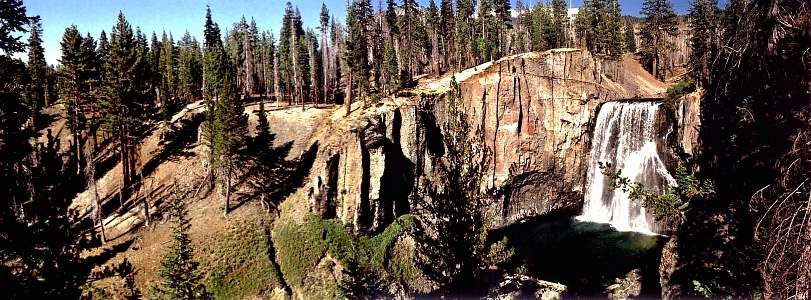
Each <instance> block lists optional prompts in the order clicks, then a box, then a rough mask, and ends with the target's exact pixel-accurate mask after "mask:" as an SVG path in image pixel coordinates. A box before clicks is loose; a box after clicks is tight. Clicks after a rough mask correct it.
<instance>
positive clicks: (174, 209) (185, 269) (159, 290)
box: [151, 183, 211, 300]
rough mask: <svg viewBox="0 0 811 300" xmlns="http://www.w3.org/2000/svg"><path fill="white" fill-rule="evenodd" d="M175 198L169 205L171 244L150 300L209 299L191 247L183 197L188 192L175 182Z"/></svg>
mask: <svg viewBox="0 0 811 300" xmlns="http://www.w3.org/2000/svg"><path fill="white" fill-rule="evenodd" d="M174 192H175V193H173V195H175V196H174V199H173V200H172V202H170V204H169V205H170V206H169V219H170V220H171V235H170V238H171V243H170V245H169V252H168V253H166V255H164V257H163V260H162V261H161V267H160V271H159V273H158V275H159V276H160V277H161V282H160V284H159V285H158V286H155V287H153V289H152V295H151V296H152V297H151V298H153V299H187V300H193V299H198V300H199V299H209V298H211V296H210V294H209V293H208V292H207V291H206V286H205V285H204V284H203V283H202V281H203V276H202V274H200V271H199V269H198V267H199V265H200V263H198V262H197V261H195V259H194V247H193V246H192V240H191V237H190V236H189V230H190V228H191V222H190V221H189V219H188V212H187V210H186V206H185V203H184V199H185V198H186V197H187V196H188V195H189V194H190V192H188V191H184V190H180V188H178V185H177V183H175V191H174Z"/></svg>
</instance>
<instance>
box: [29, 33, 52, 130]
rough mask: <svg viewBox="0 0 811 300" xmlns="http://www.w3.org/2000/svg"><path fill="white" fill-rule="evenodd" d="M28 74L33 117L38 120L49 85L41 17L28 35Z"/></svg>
mask: <svg viewBox="0 0 811 300" xmlns="http://www.w3.org/2000/svg"><path fill="white" fill-rule="evenodd" d="M28 48H29V50H28V74H29V76H30V77H31V83H30V84H29V96H28V97H29V101H30V104H29V106H30V107H31V113H32V115H33V119H34V120H35V121H36V119H37V118H38V115H39V111H40V109H42V108H43V107H44V106H45V100H46V98H45V91H46V87H47V82H46V79H47V78H46V69H47V67H48V65H47V64H46V63H45V49H44V48H43V47H42V25H41V24H40V21H39V19H34V20H32V21H31V34H30V35H29V37H28Z"/></svg>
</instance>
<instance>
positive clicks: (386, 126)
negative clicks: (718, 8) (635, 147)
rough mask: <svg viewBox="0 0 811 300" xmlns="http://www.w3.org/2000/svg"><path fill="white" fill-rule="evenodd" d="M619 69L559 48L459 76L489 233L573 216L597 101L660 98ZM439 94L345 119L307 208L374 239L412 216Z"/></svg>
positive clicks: (438, 114)
mask: <svg viewBox="0 0 811 300" xmlns="http://www.w3.org/2000/svg"><path fill="white" fill-rule="evenodd" d="M623 67H624V66H623V62H621V61H607V60H604V59H600V58H595V57H593V56H591V54H589V53H588V52H586V51H580V50H576V49H567V50H561V51H555V50H553V51H548V52H544V53H526V54H522V55H517V56H512V57H507V58H504V59H501V60H499V61H496V62H494V63H492V64H488V65H486V66H485V67H482V68H481V69H476V70H475V72H467V71H466V72H467V73H468V74H466V76H464V77H462V76H460V82H459V83H460V88H461V94H462V99H463V103H464V106H465V107H464V109H465V112H466V114H467V116H468V118H469V120H468V121H469V122H470V123H471V125H472V128H477V129H478V130H479V132H480V133H481V134H482V135H481V136H479V135H476V134H475V133H474V132H471V133H470V135H471V139H480V138H482V137H483V139H484V141H483V143H484V144H485V145H486V146H487V147H489V149H490V153H491V159H490V164H489V165H488V166H487V171H486V174H485V175H486V176H485V180H484V182H482V183H481V187H482V190H491V191H495V193H494V195H495V197H497V198H498V201H496V202H495V204H494V207H492V211H493V212H494V213H493V216H494V217H495V219H494V221H495V223H496V224H495V225H496V226H499V225H506V224H510V223H512V222H514V221H516V220H519V219H522V218H526V217H531V216H538V215H544V214H548V213H552V212H569V213H578V212H579V211H580V210H581V208H582V205H583V186H584V183H585V173H586V170H585V168H586V164H585V159H586V156H587V155H588V148H589V146H590V132H591V130H592V128H591V127H592V126H593V125H592V124H593V122H594V119H595V116H596V110H597V107H598V106H599V104H600V103H603V102H605V101H608V100H614V99H624V98H630V97H634V96H638V95H639V94H640V93H651V94H653V93H656V92H660V91H658V90H655V89H651V88H650V87H651V86H652V85H651V84H649V83H646V82H644V80H641V79H639V78H632V77H629V76H626V75H625V72H623ZM469 71H470V70H469ZM446 90H447V89H446ZM444 91H445V90H442V89H440V90H437V91H434V92H433V93H432V94H431V93H424V94H421V95H417V96H415V97H414V99H412V101H411V104H407V105H400V106H395V107H388V108H385V109H381V110H380V111H378V113H377V114H373V115H369V116H366V117H364V118H363V119H360V120H358V121H357V122H355V123H354V124H353V125H352V128H351V129H350V132H351V134H348V135H347V136H349V138H343V139H341V140H340V141H336V142H333V145H327V146H326V147H324V148H323V149H324V150H322V152H324V153H319V156H321V157H322V159H321V160H320V161H323V162H322V163H321V164H323V166H322V167H321V168H322V169H320V170H319V169H318V168H319V167H316V170H315V172H314V174H313V175H314V176H320V177H321V184H323V185H325V187H323V189H324V191H323V192H321V193H320V194H319V195H323V196H322V197H321V198H322V199H321V200H311V201H310V203H311V204H310V205H311V211H313V212H316V213H319V214H322V215H324V216H327V215H328V214H327V213H328V212H329V211H330V208H331V207H334V211H335V215H336V216H337V217H338V218H339V219H340V220H342V221H343V222H345V223H351V224H353V225H354V227H355V228H356V229H357V230H359V231H361V232H377V231H380V230H382V229H383V228H385V226H386V225H388V224H389V223H390V222H391V221H393V220H394V218H396V217H397V216H399V215H401V214H404V213H409V212H410V211H411V210H412V209H414V203H415V201H416V200H418V199H422V198H423V197H425V196H426V195H420V194H419V191H420V190H421V188H420V187H423V186H424V184H425V182H426V181H431V182H433V183H434V186H436V185H437V184H438V185H439V187H440V188H441V183H442V182H443V180H442V178H437V177H439V176H438V175H436V172H435V171H434V166H435V165H436V164H437V163H439V161H440V158H441V157H442V155H443V154H444V145H443V142H442V132H441V124H443V122H444V120H445V119H446V117H445V111H446V109H445V106H444V105H445V104H444V102H445V101H444ZM318 163H319V160H317V164H318ZM330 176H331V177H330ZM324 182H326V183H324ZM331 182H334V184H333V183H331ZM316 183H317V182H316ZM311 188H314V189H315V188H318V187H311ZM321 202H325V203H321ZM330 203H334V204H330Z"/></svg>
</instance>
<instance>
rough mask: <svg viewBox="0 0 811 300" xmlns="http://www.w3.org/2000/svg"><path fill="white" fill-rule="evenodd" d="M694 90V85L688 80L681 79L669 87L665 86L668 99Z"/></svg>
mask: <svg viewBox="0 0 811 300" xmlns="http://www.w3.org/2000/svg"><path fill="white" fill-rule="evenodd" d="M695 90H696V85H695V84H694V83H693V82H692V81H689V80H681V81H679V82H677V83H676V84H674V85H672V86H671V87H669V88H667V97H668V98H670V99H675V98H678V97H681V96H684V95H687V94H689V93H692V92H694V91H695Z"/></svg>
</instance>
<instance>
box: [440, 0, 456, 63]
mask: <svg viewBox="0 0 811 300" xmlns="http://www.w3.org/2000/svg"><path fill="white" fill-rule="evenodd" d="M439 30H440V32H442V34H441V35H440V36H439V37H440V44H441V46H440V48H441V53H440V56H442V67H441V69H442V71H446V70H449V69H450V68H451V66H455V65H456V63H455V62H456V59H455V57H456V51H455V50H454V46H455V43H456V38H455V37H456V19H455V17H454V12H453V0H442V2H441V3H440V5H439Z"/></svg>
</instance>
